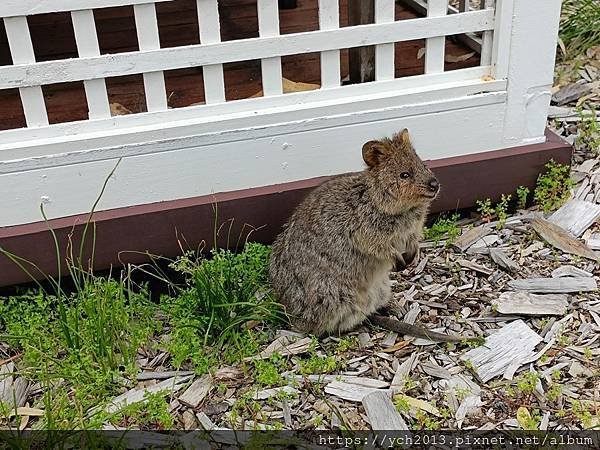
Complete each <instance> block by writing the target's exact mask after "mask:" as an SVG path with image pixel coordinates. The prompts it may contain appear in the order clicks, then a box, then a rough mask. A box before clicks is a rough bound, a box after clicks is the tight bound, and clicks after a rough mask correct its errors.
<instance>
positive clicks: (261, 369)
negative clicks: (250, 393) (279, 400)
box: [254, 353, 287, 386]
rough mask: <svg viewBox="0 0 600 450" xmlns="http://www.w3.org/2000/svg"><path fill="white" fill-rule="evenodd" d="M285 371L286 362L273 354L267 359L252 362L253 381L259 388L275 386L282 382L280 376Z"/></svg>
mask: <svg viewBox="0 0 600 450" xmlns="http://www.w3.org/2000/svg"><path fill="white" fill-rule="evenodd" d="M286 369H287V364H286V360H285V359H284V358H283V357H282V356H281V355H279V354H278V353H274V354H273V355H271V357H270V358H269V359H264V360H260V359H259V360H256V361H254V373H255V379H256V382H257V383H258V384H260V385H261V386H277V385H279V384H281V382H282V381H283V377H282V376H281V374H282V373H283V372H284V371H285V370H286Z"/></svg>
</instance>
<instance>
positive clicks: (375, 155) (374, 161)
mask: <svg viewBox="0 0 600 450" xmlns="http://www.w3.org/2000/svg"><path fill="white" fill-rule="evenodd" d="M388 153H389V151H388V149H387V147H386V146H385V145H384V144H383V143H382V142H381V141H369V142H367V143H365V144H364V145H363V147H362V155H363V159H364V160H365V163H367V166H369V167H375V166H377V165H379V164H381V161H383V159H384V158H385V156H386V155H387V154H388Z"/></svg>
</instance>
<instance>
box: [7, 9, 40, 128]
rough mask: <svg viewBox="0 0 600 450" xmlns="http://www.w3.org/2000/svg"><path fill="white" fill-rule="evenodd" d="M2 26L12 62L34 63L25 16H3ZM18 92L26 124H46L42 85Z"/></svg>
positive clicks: (24, 88) (21, 89)
mask: <svg viewBox="0 0 600 450" xmlns="http://www.w3.org/2000/svg"><path fill="white" fill-rule="evenodd" d="M4 27H5V28H6V36H7V38H8V46H9V47H10V54H11V56H12V60H13V64H28V63H34V62H35V53H34V52H33V43H32V42H31V34H30V33H29V25H28V24H27V17H23V16H19V17H5V18H4ZM19 94H20V95H21V103H22V104H23V112H24V113H25V120H26V122H27V126H28V127H43V126H45V125H48V113H47V111H46V103H45V102H44V93H43V92H42V87H41V86H31V87H23V88H20V89H19Z"/></svg>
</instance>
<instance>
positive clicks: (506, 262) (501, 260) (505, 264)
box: [490, 248, 520, 272]
mask: <svg viewBox="0 0 600 450" xmlns="http://www.w3.org/2000/svg"><path fill="white" fill-rule="evenodd" d="M490 257H491V258H492V261H494V262H495V263H496V264H498V265H499V266H500V267H502V268H503V269H504V270H506V271H508V272H516V271H518V270H519V269H520V267H519V265H518V264H517V263H516V262H515V261H514V260H513V259H512V258H510V257H509V256H508V255H507V254H506V253H504V252H503V251H502V250H500V249H499V248H490Z"/></svg>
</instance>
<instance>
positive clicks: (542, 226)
mask: <svg viewBox="0 0 600 450" xmlns="http://www.w3.org/2000/svg"><path fill="white" fill-rule="evenodd" d="M531 226H532V227H533V229H534V230H535V231H536V232H537V233H538V234H539V235H540V236H541V237H542V238H543V239H544V240H545V241H546V242H548V243H549V244H550V245H552V246H553V247H556V248H557V249H559V250H562V251H563V252H566V253H572V254H573V255H579V256H581V257H583V258H587V259H591V260H593V261H597V260H598V256H597V255H596V254H595V253H594V251H593V250H592V249H590V248H589V247H588V246H587V245H585V244H584V243H583V242H581V241H579V240H577V239H575V238H574V237H572V236H571V235H570V234H569V233H567V232H566V231H565V230H563V229H562V228H561V227H559V226H558V225H554V224H553V223H550V222H548V221H547V220H544V219H541V218H535V219H533V220H532V221H531Z"/></svg>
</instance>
